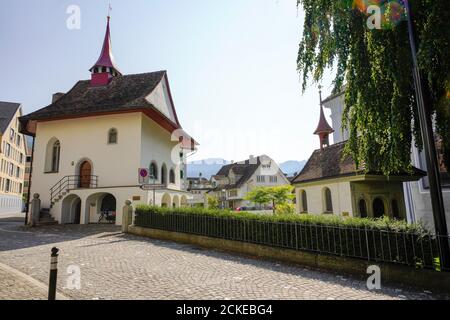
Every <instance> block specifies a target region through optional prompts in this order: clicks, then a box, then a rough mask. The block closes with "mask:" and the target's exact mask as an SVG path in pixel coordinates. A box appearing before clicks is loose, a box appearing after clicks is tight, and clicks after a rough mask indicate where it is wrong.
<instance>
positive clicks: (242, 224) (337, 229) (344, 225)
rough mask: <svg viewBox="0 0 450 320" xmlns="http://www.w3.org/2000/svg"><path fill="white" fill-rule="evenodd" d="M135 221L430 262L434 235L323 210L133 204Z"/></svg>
mask: <svg viewBox="0 0 450 320" xmlns="http://www.w3.org/2000/svg"><path fill="white" fill-rule="evenodd" d="M135 224H136V225H137V226H141V227H149V228H155V229H162V230H168V231H176V232H184V233H192V234H198V235H204V236H208V237H216V238H224V239H230V240H236V241H244V242H251V243H258V244H264V245H269V246H274V247H282V248H289V249H294V250H306V251H314V252H318V253H326V254H335V255H340V256H347V257H356V258H363V259H367V260H373V261H387V262H395V263H402V264H407V265H411V266H416V267H426V268H436V265H435V260H436V258H437V257H438V256H439V254H438V250H437V243H436V240H435V239H434V238H433V236H431V235H430V234H429V233H428V232H427V231H426V230H425V229H424V228H423V227H422V226H421V225H418V224H407V223H406V222H405V221H396V220H389V219H387V218H384V219H361V218H341V217H338V216H332V215H330V216H328V215H298V214H293V215H262V214H255V213H250V212H233V211H226V210H210V209H203V208H160V207H151V206H138V207H137V208H136V220H135Z"/></svg>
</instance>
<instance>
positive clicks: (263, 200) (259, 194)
mask: <svg viewBox="0 0 450 320" xmlns="http://www.w3.org/2000/svg"><path fill="white" fill-rule="evenodd" d="M244 199H245V200H248V201H251V202H253V203H255V204H258V205H259V206H260V207H261V206H263V205H265V204H267V203H269V202H270V200H271V198H270V195H269V189H268V188H267V187H257V188H254V189H253V190H251V191H249V192H247V194H246V195H245V197H244Z"/></svg>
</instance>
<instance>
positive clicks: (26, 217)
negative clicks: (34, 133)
mask: <svg viewBox="0 0 450 320" xmlns="http://www.w3.org/2000/svg"><path fill="white" fill-rule="evenodd" d="M35 139H36V138H35V137H33V145H32V147H31V163H30V177H29V179H28V180H29V182H28V195H27V211H26V213H25V225H27V222H28V215H29V212H30V197H31V177H32V175H33V161H34V140H35ZM25 143H26V141H25ZM25 157H26V155H25ZM25 161H26V158H25Z"/></svg>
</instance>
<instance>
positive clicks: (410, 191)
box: [323, 92, 450, 230]
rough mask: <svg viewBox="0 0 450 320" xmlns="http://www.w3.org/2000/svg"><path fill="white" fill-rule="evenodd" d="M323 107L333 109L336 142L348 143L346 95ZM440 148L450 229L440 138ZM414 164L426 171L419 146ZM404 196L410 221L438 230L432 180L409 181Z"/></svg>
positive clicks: (448, 183) (449, 182)
mask: <svg viewBox="0 0 450 320" xmlns="http://www.w3.org/2000/svg"><path fill="white" fill-rule="evenodd" d="M323 106H324V107H325V108H327V109H329V110H331V121H332V127H333V129H334V132H333V140H334V143H335V144H339V143H342V142H344V141H345V140H347V139H348V137H349V132H348V130H344V128H343V126H342V115H343V112H344V108H345V95H344V93H343V92H341V93H337V94H334V95H331V96H330V97H328V98H326V99H325V100H323ZM436 149H437V153H438V157H439V160H440V173H441V183H442V193H443V199H444V207H445V212H446V220H447V228H449V229H450V172H449V170H448V168H446V167H445V165H444V163H443V161H442V157H443V155H442V150H441V147H440V139H439V137H438V136H437V135H436ZM411 160H412V164H413V165H414V166H415V167H416V168H419V169H421V170H424V171H426V170H427V169H426V162H425V157H424V155H423V153H422V152H420V151H419V150H418V149H417V148H416V146H415V144H414V143H413V144H412V150H411ZM403 194H404V202H405V216H406V218H407V220H408V222H411V223H413V222H421V223H423V224H424V225H426V226H427V227H429V228H430V229H431V230H434V221H433V213H432V212H433V209H432V206H431V198H430V188H429V184H428V178H427V177H426V176H425V175H424V176H422V177H421V178H420V179H418V180H412V181H405V183H404V184H403Z"/></svg>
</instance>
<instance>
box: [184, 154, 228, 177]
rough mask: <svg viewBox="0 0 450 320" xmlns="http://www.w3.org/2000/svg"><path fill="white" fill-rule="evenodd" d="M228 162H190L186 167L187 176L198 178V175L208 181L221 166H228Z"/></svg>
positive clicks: (218, 159)
mask: <svg viewBox="0 0 450 320" xmlns="http://www.w3.org/2000/svg"><path fill="white" fill-rule="evenodd" d="M229 163H230V161H227V160H225V159H221V158H210V159H204V160H198V161H192V162H189V163H188V166H187V174H188V175H187V176H188V177H189V178H192V177H198V176H199V175H200V173H201V174H202V177H203V178H206V179H209V178H211V176H213V175H215V174H216V173H217V172H218V171H219V170H220V168H222V166H224V165H226V164H229Z"/></svg>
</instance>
